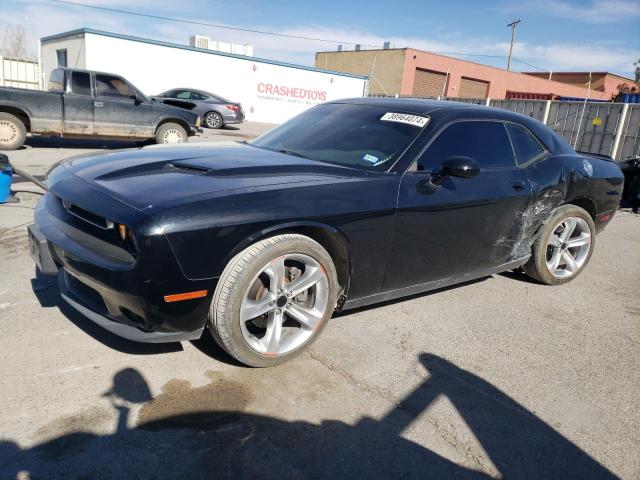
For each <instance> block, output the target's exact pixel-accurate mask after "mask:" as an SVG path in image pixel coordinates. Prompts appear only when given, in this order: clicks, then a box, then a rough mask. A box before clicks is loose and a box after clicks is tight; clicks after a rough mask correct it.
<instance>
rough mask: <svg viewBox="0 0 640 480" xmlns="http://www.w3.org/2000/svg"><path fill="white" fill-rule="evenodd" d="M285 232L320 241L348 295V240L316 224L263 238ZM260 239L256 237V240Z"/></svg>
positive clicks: (288, 228)
mask: <svg viewBox="0 0 640 480" xmlns="http://www.w3.org/2000/svg"><path fill="white" fill-rule="evenodd" d="M284 233H297V234H300V235H304V236H306V237H309V238H311V239H312V240H315V241H316V242H318V243H319V244H320V245H322V247H323V248H324V249H325V250H326V251H327V252H328V253H329V255H330V256H331V259H332V260H333V264H334V265H335V267H336V273H337V274H338V284H339V285H340V287H341V290H342V292H341V293H342V294H343V295H346V294H347V292H348V291H349V284H350V280H351V273H350V272H351V261H350V258H349V249H348V248H347V243H346V240H344V239H343V238H341V236H340V235H339V234H336V233H333V232H331V231H330V230H328V229H326V228H323V227H315V226H307V225H302V226H296V227H287V228H285V229H283V230H278V231H271V232H269V233H268V234H267V235H265V236H264V237H262V238H267V237H272V236H274V235H281V234H284ZM258 240H260V239H259V238H256V239H255V240H254V241H258Z"/></svg>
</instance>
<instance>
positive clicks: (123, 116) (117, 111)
mask: <svg viewBox="0 0 640 480" xmlns="http://www.w3.org/2000/svg"><path fill="white" fill-rule="evenodd" d="M95 85H96V98H95V102H94V106H95V108H94V128H95V133H96V135H101V136H105V137H128V138H136V137H137V138H150V137H153V135H154V128H155V125H154V123H153V105H152V104H151V103H149V102H146V101H140V100H141V99H140V98H137V97H139V95H138V91H137V90H136V89H135V88H134V87H133V86H132V85H131V84H130V83H128V82H127V81H126V80H124V79H123V78H121V77H118V76H116V75H108V74H103V73H96V74H95Z"/></svg>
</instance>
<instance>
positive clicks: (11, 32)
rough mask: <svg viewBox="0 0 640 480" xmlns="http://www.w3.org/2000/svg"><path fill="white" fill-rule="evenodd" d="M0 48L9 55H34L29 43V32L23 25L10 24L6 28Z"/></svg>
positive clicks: (26, 56)
mask: <svg viewBox="0 0 640 480" xmlns="http://www.w3.org/2000/svg"><path fill="white" fill-rule="evenodd" d="M0 50H1V51H2V53H3V54H4V55H6V56H8V57H17V58H29V57H32V55H31V49H30V48H29V45H28V40H27V32H26V31H25V29H24V27H23V26H22V25H8V26H7V27H6V28H5V30H4V38H3V41H2V45H1V47H0Z"/></svg>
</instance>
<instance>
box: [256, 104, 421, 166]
mask: <svg viewBox="0 0 640 480" xmlns="http://www.w3.org/2000/svg"><path fill="white" fill-rule="evenodd" d="M428 121H429V118H428V117H426V116H424V115H418V114H413V113H407V112H402V111H398V110H396V109H393V108H387V107H379V106H374V105H353V104H342V103H328V104H324V105H319V106H317V107H314V108H311V109H309V110H307V111H305V112H303V113H302V114H300V115H298V116H297V117H295V118H293V119H291V120H290V121H288V122H286V123H284V124H282V125H281V126H279V127H277V128H275V129H273V130H271V131H270V132H267V133H266V134H264V135H262V136H260V137H258V138H257V139H255V140H254V141H253V142H251V143H250V144H251V145H253V146H256V147H260V148H266V149H268V150H273V151H276V152H282V153H287V154H289V155H296V156H301V157H305V158H309V159H312V160H318V161H322V162H328V163H335V164H339V165H344V166H347V167H352V168H359V169H364V170H373V171H384V170H387V169H388V168H389V167H391V165H393V162H394V161H395V160H396V159H397V158H398V156H400V154H402V152H403V151H404V150H405V149H406V148H407V147H408V146H409V144H410V143H411V142H412V141H413V140H414V139H415V138H416V137H417V136H418V134H419V133H420V131H421V130H422V129H423V128H424V127H425V126H426V125H427V123H428Z"/></svg>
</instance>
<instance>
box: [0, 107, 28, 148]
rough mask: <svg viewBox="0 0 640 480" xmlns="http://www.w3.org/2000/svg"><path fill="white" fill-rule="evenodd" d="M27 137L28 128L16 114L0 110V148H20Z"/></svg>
mask: <svg viewBox="0 0 640 480" xmlns="http://www.w3.org/2000/svg"><path fill="white" fill-rule="evenodd" d="M26 137H27V129H26V127H25V126H24V123H22V120H20V119H19V118H18V117H16V116H15V115H11V114H10V113H4V112H0V150H15V149H17V148H20V146H22V144H23V143H24V140H25V138H26Z"/></svg>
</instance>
